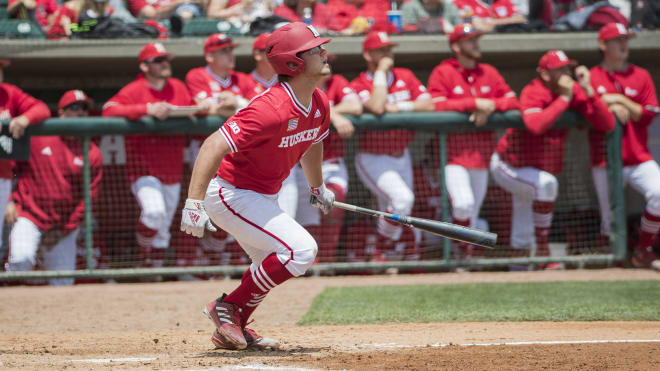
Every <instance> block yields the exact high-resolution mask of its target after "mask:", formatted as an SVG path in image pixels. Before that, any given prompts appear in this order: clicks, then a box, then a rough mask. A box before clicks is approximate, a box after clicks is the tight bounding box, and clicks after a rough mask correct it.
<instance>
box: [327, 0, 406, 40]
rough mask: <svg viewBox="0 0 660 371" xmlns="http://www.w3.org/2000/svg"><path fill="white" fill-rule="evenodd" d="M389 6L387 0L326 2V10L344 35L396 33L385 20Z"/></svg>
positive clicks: (331, 0)
mask: <svg viewBox="0 0 660 371" xmlns="http://www.w3.org/2000/svg"><path fill="white" fill-rule="evenodd" d="M397 3H398V1H397ZM390 4H391V3H390V1H388V0H328V9H330V11H331V12H332V15H333V17H334V20H335V22H336V25H337V28H338V29H339V30H340V31H341V33H342V34H344V35H360V34H363V33H366V32H368V31H385V32H396V29H395V28H394V27H393V26H392V25H390V23H389V21H388V19H387V11H388V10H390V7H391V5H390Z"/></svg>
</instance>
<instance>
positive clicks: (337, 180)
mask: <svg viewBox="0 0 660 371" xmlns="http://www.w3.org/2000/svg"><path fill="white" fill-rule="evenodd" d="M321 167H322V171H323V182H324V183H325V184H326V185H327V184H336V185H337V186H339V187H340V188H341V189H343V191H344V194H346V193H347V192H348V171H347V170H346V164H345V163H344V159H343V158H334V159H331V160H328V161H323V164H322V165H321ZM295 169H296V168H294V170H295ZM292 171H293V170H292ZM296 186H297V188H298V194H300V195H301V196H300V197H298V200H297V201H298V212H297V213H296V216H295V219H296V221H298V223H300V224H301V225H304V226H309V225H316V226H318V225H321V213H322V211H321V209H319V208H318V207H314V206H312V204H311V203H310V202H309V197H310V194H309V184H308V183H307V178H305V173H304V172H303V171H302V168H299V170H298V176H296Z"/></svg>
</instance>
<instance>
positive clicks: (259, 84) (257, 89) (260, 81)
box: [247, 70, 278, 95]
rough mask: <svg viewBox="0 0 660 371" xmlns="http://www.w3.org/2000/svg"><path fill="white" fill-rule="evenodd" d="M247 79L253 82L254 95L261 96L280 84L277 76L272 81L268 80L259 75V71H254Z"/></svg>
mask: <svg viewBox="0 0 660 371" xmlns="http://www.w3.org/2000/svg"><path fill="white" fill-rule="evenodd" d="M247 77H248V78H249V79H250V80H252V84H253V86H254V95H259V94H261V93H263V92H264V91H266V89H268V88H271V87H273V86H275V85H277V83H278V80H277V75H273V78H272V79H270V80H266V79H264V78H263V77H261V75H259V74H258V73H257V70H254V71H252V73H250V74H249V75H247Z"/></svg>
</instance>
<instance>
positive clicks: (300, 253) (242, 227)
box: [204, 177, 318, 276]
mask: <svg viewBox="0 0 660 371" xmlns="http://www.w3.org/2000/svg"><path fill="white" fill-rule="evenodd" d="M204 208H205V209H206V212H207V213H208V215H209V217H210V218H211V219H212V220H213V222H214V223H215V224H216V225H217V226H218V227H220V228H222V229H223V230H225V231H227V232H228V233H230V234H231V235H233V236H234V237H235V238H236V240H237V241H238V242H239V244H240V245H241V247H242V248H243V249H244V250H245V252H246V253H247V254H248V255H249V256H250V259H251V260H252V266H251V267H252V268H251V269H256V267H258V266H259V264H261V262H262V260H263V259H264V258H265V257H267V256H268V255H270V254H271V253H276V254H277V257H278V259H279V260H280V262H282V264H284V266H285V267H286V268H287V269H288V270H289V272H291V274H293V275H294V276H300V275H302V274H304V273H305V271H307V269H308V268H309V267H311V266H312V264H313V263H314V258H315V257H316V252H317V250H318V248H317V246H316V241H315V240H314V238H313V237H312V236H311V235H310V234H309V233H308V232H307V231H306V230H305V228H303V227H302V226H300V224H298V223H296V221H295V220H294V219H293V218H291V216H289V215H287V214H286V213H284V212H283V211H282V209H280V207H279V205H278V204H277V194H274V195H265V194H261V193H257V192H254V191H250V190H245V189H238V188H235V187H234V186H232V185H231V184H229V183H228V182H226V181H224V180H222V179H220V178H218V177H216V178H214V179H213V180H211V183H210V184H209V187H208V188H207V191H206V197H205V198H204Z"/></svg>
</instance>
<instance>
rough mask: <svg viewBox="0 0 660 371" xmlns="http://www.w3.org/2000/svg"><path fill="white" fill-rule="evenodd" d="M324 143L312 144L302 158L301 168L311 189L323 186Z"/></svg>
mask: <svg viewBox="0 0 660 371" xmlns="http://www.w3.org/2000/svg"><path fill="white" fill-rule="evenodd" d="M322 163H323V141H320V142H318V143H314V144H312V145H311V146H310V147H309V148H308V149H307V151H306V152H305V154H304V155H303V156H302V157H301V158H300V166H301V167H302V169H303V172H304V173H305V178H306V179H307V184H309V187H310V188H318V187H320V186H321V185H322V184H323V172H322V171H321V164H322Z"/></svg>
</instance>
